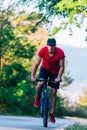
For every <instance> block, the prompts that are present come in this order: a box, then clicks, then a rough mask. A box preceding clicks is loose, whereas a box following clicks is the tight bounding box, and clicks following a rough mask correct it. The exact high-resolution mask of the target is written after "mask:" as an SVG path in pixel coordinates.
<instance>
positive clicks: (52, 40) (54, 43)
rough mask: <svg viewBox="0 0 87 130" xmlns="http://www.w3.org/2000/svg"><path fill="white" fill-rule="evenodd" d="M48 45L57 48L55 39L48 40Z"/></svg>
mask: <svg viewBox="0 0 87 130" xmlns="http://www.w3.org/2000/svg"><path fill="white" fill-rule="evenodd" d="M47 45H49V46H55V45H56V40H55V38H49V39H48V40H47Z"/></svg>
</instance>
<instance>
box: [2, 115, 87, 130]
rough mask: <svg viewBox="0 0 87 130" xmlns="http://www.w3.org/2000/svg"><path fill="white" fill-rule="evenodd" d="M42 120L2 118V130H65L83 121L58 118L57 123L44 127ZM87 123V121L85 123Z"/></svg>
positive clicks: (14, 117)
mask: <svg viewBox="0 0 87 130" xmlns="http://www.w3.org/2000/svg"><path fill="white" fill-rule="evenodd" d="M42 121H43V120H42V118H39V117H25V116H0V130H45V129H46V130H64V128H65V127H67V126H69V125H73V124H75V123H78V122H82V121H83V119H82V120H79V121H78V120H77V119H72V118H63V119H62V118H56V123H55V124H52V123H50V122H49V123H48V127H47V128H44V127H43V125H42V124H43V122H42ZM83 122H84V123H85V122H86V123H87V120H86V121H85V120H84V121H83Z"/></svg>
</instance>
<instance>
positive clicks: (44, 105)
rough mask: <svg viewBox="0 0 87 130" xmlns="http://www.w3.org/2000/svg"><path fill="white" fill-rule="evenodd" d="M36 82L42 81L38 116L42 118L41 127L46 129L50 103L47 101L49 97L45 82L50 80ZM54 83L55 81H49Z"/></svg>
mask: <svg viewBox="0 0 87 130" xmlns="http://www.w3.org/2000/svg"><path fill="white" fill-rule="evenodd" d="M36 81H40V82H41V81H44V84H43V90H42V96H41V103H40V114H41V116H42V117H43V126H44V127H47V126H48V112H49V109H50V101H49V95H48V92H47V82H49V81H50V80H40V79H38V80H36ZM51 82H55V81H51Z"/></svg>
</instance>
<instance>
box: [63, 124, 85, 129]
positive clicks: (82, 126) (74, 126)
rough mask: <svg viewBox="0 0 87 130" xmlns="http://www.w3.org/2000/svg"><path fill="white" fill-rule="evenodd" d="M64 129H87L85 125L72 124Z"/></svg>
mask: <svg viewBox="0 0 87 130" xmlns="http://www.w3.org/2000/svg"><path fill="white" fill-rule="evenodd" d="M65 130H87V125H81V124H74V125H72V126H69V127H67V128H65Z"/></svg>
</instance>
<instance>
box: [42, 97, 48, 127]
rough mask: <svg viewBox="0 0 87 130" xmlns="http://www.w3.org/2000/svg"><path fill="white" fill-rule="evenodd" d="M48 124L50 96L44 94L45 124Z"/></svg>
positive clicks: (45, 125)
mask: <svg viewBox="0 0 87 130" xmlns="http://www.w3.org/2000/svg"><path fill="white" fill-rule="evenodd" d="M47 125H48V97H47V94H45V96H44V110H43V126H44V127H47Z"/></svg>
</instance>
